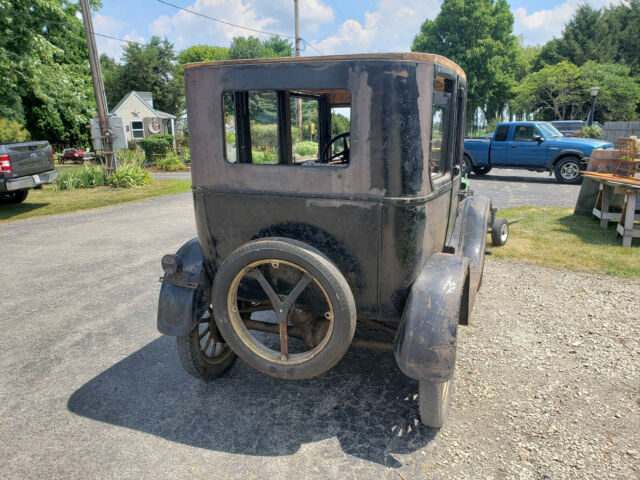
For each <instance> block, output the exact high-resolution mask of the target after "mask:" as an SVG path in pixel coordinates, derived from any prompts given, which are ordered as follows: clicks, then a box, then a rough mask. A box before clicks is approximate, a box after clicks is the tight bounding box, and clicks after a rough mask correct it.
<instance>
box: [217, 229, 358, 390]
mask: <svg viewBox="0 0 640 480" xmlns="http://www.w3.org/2000/svg"><path fill="white" fill-rule="evenodd" d="M213 300H214V302H213V305H214V315H215V318H216V322H217V324H218V326H219V328H220V331H221V332H222V334H223V336H224V338H225V339H226V340H227V342H228V343H229V345H230V346H231V348H232V349H233V351H234V352H236V353H237V354H238V356H239V357H240V358H242V360H244V361H245V362H246V363H248V364H249V365H251V366H252V367H254V368H256V369H257V370H260V371H262V372H264V373H266V374H269V375H273V376H275V377H279V378H286V379H302V378H310V377H313V376H316V375H319V374H321V373H323V372H325V371H326V370H328V369H330V368H331V367H333V366H334V365H335V364H336V363H338V361H339V360H340V359H341V358H342V356H343V355H344V353H345V352H346V351H347V349H348V347H349V344H350V343H351V340H352V338H353V334H354V331H355V324H356V310H355V301H354V299H353V295H352V293H351V290H350V289H349V286H348V284H347V282H346V280H345V279H344V277H343V276H342V274H341V273H340V271H339V270H338V269H337V268H336V266H335V265H333V263H331V261H330V260H329V259H327V258H326V257H325V256H324V255H322V254H321V253H320V252H318V251H317V250H315V249H313V248H312V247H310V246H308V245H305V244H303V243H301V242H296V241H292V240H288V239H281V238H279V239H269V240H257V241H254V242H250V243H248V244H246V245H244V246H242V247H241V248H239V249H238V250H236V251H235V252H233V253H232V254H231V255H229V257H228V258H227V259H226V260H225V261H224V262H223V264H222V265H221V266H220V268H219V270H218V272H217V274H216V277H215V281H214V286H213Z"/></svg>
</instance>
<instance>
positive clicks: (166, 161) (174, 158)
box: [156, 153, 186, 172]
mask: <svg viewBox="0 0 640 480" xmlns="http://www.w3.org/2000/svg"><path fill="white" fill-rule="evenodd" d="M156 167H158V168H159V169H160V170H164V171H165V172H175V171H177V170H184V169H185V168H186V167H185V165H184V163H182V162H181V161H180V159H179V158H178V155H176V154H175V153H169V154H167V156H166V157H164V158H161V159H159V160H157V161H156Z"/></svg>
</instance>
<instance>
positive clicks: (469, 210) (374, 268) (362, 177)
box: [158, 56, 489, 381]
mask: <svg viewBox="0 0 640 480" xmlns="http://www.w3.org/2000/svg"><path fill="white" fill-rule="evenodd" d="M436 74H439V75H442V76H444V77H446V79H445V81H444V86H445V89H446V90H447V91H450V92H452V95H451V96H450V100H449V102H450V103H449V105H448V106H449V109H450V112H453V114H452V115H451V116H450V125H449V127H450V132H451V133H450V135H449V136H448V138H447V139H446V140H445V144H444V145H443V150H442V151H443V152H446V154H445V155H446V159H445V158H443V161H445V160H446V161H448V162H449V165H448V173H447V174H445V175H443V176H441V177H440V178H438V179H436V180H434V181H432V179H431V178H430V175H429V155H430V141H431V117H432V109H433V102H434V80H435V76H436ZM185 82H186V95H187V109H188V112H189V133H190V135H189V140H190V146H191V152H192V177H193V198H194V208H195V215H196V226H197V232H198V239H199V245H200V247H201V252H202V267H203V269H202V271H203V272H206V274H203V275H202V282H203V287H202V288H201V289H199V290H197V291H200V290H203V289H206V288H208V285H209V284H210V282H211V280H212V278H213V277H214V276H215V272H216V270H217V268H218V266H219V265H220V264H221V263H222V261H224V259H225V258H226V257H227V256H228V255H229V254H230V253H231V252H232V251H234V250H235V249H236V248H238V247H239V246H241V245H243V244H244V243H246V242H248V241H250V240H253V239H256V238H263V237H286V238H291V239H295V240H299V241H301V242H304V243H306V244H308V245H310V246H312V247H314V248H316V249H318V250H320V251H321V252H322V253H324V254H325V255H326V256H327V257H328V258H329V259H331V260H332V261H333V263H335V265H336V266H337V267H338V268H339V269H340V271H341V272H342V274H343V275H344V276H345V278H346V279H347V281H348V283H349V286H350V287H351V289H352V291H353V294H354V297H355V301H356V306H357V311H358V315H359V316H360V317H362V318H370V319H371V318H375V319H378V320H382V321H386V322H395V323H398V322H401V323H400V325H401V328H400V332H399V333H398V337H397V340H396V356H397V358H398V362H399V363H400V365H401V368H402V369H403V371H405V373H407V374H408V375H410V376H414V378H421V379H431V381H436V380H435V379H437V381H445V380H447V378H448V377H449V376H450V372H451V368H452V365H453V361H454V359H455V332H456V328H457V327H456V325H457V324H458V322H461V323H464V322H465V321H466V320H467V318H468V313H469V311H470V308H471V306H472V304H473V296H474V295H475V290H476V289H477V286H478V284H479V281H480V276H481V273H482V266H483V261H484V246H485V243H484V242H485V241H486V222H487V218H488V217H487V215H488V213H487V209H488V205H489V202H488V200H486V199H480V198H478V199H467V200H466V201H464V202H463V203H462V204H460V206H458V199H459V195H458V192H459V185H460V169H459V168H457V165H458V164H459V162H460V158H459V157H460V155H461V153H462V148H461V145H462V143H461V142H462V132H463V130H464V129H463V128H462V126H463V124H464V118H463V112H464V101H465V90H466V83H465V80H464V79H463V78H462V77H460V76H458V75H457V72H456V71H455V69H453V68H451V67H450V66H448V64H446V62H444V61H443V62H442V64H441V63H438V62H434V61H433V60H431V61H419V60H415V59H404V58H401V56H397V58H391V59H390V58H380V59H372V58H366V59H361V58H350V57H348V56H347V57H344V58H342V59H328V60H326V61H322V60H321V59H313V60H305V59H299V60H297V61H295V62H293V61H287V62H277V61H274V62H272V63H269V62H267V63H259V64H253V63H246V64H242V63H236V64H231V65H228V64H224V63H223V64H221V65H216V64H213V65H202V66H197V65H195V66H192V67H190V68H188V69H187V70H186V72H185ZM327 88H337V89H345V88H346V89H348V90H349V91H350V93H351V151H350V162H349V165H347V166H291V165H251V164H246V163H236V164H230V163H228V162H227V161H226V160H225V158H224V136H223V135H224V125H223V113H222V109H223V104H222V94H223V92H224V91H236V92H238V91H243V90H275V91H286V90H297V89H300V90H303V89H308V90H312V89H315V90H319V89H327ZM240 96H241V94H236V99H238V98H240ZM460 112H462V113H460ZM323 116H324V115H323ZM327 116H328V115H327ZM460 122H462V123H460ZM321 128H322V127H321ZM244 133H247V134H250V132H244ZM240 135H242V133H240ZM249 154H250V152H249ZM247 158H248V157H247ZM483 222H484V224H483ZM479 232H482V233H483V234H480V233H479ZM445 244H446V248H447V249H449V250H451V251H452V252H454V253H451V254H443V253H441V252H442V251H443V250H445ZM189 251H190V250H189ZM183 261H184V263H185V265H186V263H187V262H186V261H185V260H184V259H183ZM185 268H186V267H185ZM165 287H166V288H165ZM173 287H174V286H171V287H168V286H167V285H166V284H165V285H164V286H163V291H162V292H161V305H162V306H163V309H164V310H163V312H165V313H163V315H162V316H163V321H162V325H165V326H164V327H163V329H161V331H163V332H165V333H170V332H169V330H170V329H169V328H167V327H166V325H167V324H169V323H171V322H173V323H172V324H173V325H174V326H176V325H181V322H180V321H179V320H177V319H174V320H170V319H169V318H168V316H169V315H175V316H178V315H183V316H186V317H189V315H191V317H189V318H192V317H193V313H192V312H193V310H194V307H193V305H194V304H198V302H199V301H200V300H197V299H196V298H195V297H194V295H193V294H191V296H189V295H187V294H185V293H180V292H178V291H176V290H173V289H172V288H173ZM175 288H180V287H175ZM182 288H184V287H182ZM472 290H473V292H472ZM162 295H167V296H168V297H171V298H169V299H166V300H164V303H163V300H162ZM183 296H184V299H183V298H178V297H183ZM408 299H409V300H408ZM180 302H184V303H185V305H184V307H183V308H182V309H180V308H178V307H175V306H173V303H180ZM407 302H408V303H407ZM187 303H188V305H186V304H187ZM167 305H171V308H169V307H168V306H167ZM166 312H172V313H170V314H169V313H166ZM403 312H404V313H403ZM401 319H402V321H401ZM190 322H191V323H190ZM158 323H159V328H160V325H161V321H160V313H159V319H158ZM183 324H184V325H182V326H180V327H178V326H176V327H175V329H174V330H173V331H178V330H179V331H184V330H185V329H186V328H187V327H188V326H191V325H193V323H192V320H189V321H186V322H183ZM170 334H175V333H170ZM417 338H423V339H424V341H423V342H421V343H415V342H416V339H417Z"/></svg>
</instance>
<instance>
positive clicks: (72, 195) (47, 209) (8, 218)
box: [0, 180, 191, 224]
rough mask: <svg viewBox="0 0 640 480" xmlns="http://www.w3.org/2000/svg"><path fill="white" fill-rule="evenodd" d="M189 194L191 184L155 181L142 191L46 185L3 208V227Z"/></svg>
mask: <svg viewBox="0 0 640 480" xmlns="http://www.w3.org/2000/svg"><path fill="white" fill-rule="evenodd" d="M189 190H191V180H154V181H153V182H151V183H150V184H149V185H144V186H142V187H130V188H113V187H95V188H79V189H75V190H56V187H55V185H45V186H44V188H43V189H42V190H30V191H29V196H28V197H27V199H26V200H25V201H24V202H22V203H19V204H17V205H0V224H4V223H9V222H14V221H19V220H28V219H30V218H36V217H43V216H47V215H58V214H61V213H71V212H77V211H80V210H88V209H94V208H102V207H108V206H112V205H119V204H121V203H129V202H135V201H139V200H146V199H149V198H155V197H161V196H164V195H172V194H175V193H183V192H188V191H189Z"/></svg>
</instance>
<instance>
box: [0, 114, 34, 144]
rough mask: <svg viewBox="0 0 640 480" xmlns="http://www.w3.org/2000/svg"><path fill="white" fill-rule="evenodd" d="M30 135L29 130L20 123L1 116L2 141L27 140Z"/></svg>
mask: <svg viewBox="0 0 640 480" xmlns="http://www.w3.org/2000/svg"><path fill="white" fill-rule="evenodd" d="M29 137H30V136H29V132H28V131H27V130H25V129H24V127H23V126H22V125H21V124H20V123H18V122H16V121H14V120H7V119H6V118H0V143H4V142H26V141H27V140H29Z"/></svg>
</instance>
